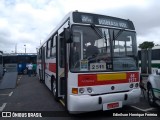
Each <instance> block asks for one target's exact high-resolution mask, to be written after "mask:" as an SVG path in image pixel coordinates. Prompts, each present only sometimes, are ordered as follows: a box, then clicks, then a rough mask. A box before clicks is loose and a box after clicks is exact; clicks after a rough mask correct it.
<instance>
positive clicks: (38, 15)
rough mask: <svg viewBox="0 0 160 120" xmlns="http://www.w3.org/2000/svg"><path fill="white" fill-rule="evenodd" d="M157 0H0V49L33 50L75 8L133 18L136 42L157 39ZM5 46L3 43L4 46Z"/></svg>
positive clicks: (158, 15) (159, 15) (159, 24)
mask: <svg viewBox="0 0 160 120" xmlns="http://www.w3.org/2000/svg"><path fill="white" fill-rule="evenodd" d="M159 3H160V2H159V1H158V0H121V1H119V0H1V4H0V13H1V14H0V40H1V43H0V49H1V50H3V51H7V52H11V51H15V45H17V48H18V52H24V44H25V45H26V48H27V51H28V52H30V53H31V52H36V47H38V46H39V45H40V41H41V42H42V41H44V40H45V38H46V37H47V36H48V35H49V33H50V32H51V31H52V30H53V29H54V28H55V27H56V25H57V24H59V22H60V21H61V20H62V18H63V17H64V16H65V15H66V14H67V13H68V12H69V11H74V10H79V11H83V12H91V13H97V14H104V15H109V16H115V17H120V18H125V19H130V20H132V21H133V22H134V24H135V28H136V31H137V39H138V43H141V42H143V41H145V40H154V41H155V42H156V43H157V44H158V43H159V41H158V40H159V38H158V36H160V33H159V32H158V31H159V28H160V22H159V19H160V14H159V13H158V11H159V10H158V9H159V8H160V4H159ZM6 46H7V47H6Z"/></svg>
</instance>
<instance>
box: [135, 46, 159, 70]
mask: <svg viewBox="0 0 160 120" xmlns="http://www.w3.org/2000/svg"><path fill="white" fill-rule="evenodd" d="M138 56H139V65H140V66H141V49H139V50H138ZM158 68H160V46H154V47H153V48H152V49H151V69H152V70H151V72H152V73H155V72H156V71H157V69H158Z"/></svg>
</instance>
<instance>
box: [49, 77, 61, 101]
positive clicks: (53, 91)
mask: <svg viewBox="0 0 160 120" xmlns="http://www.w3.org/2000/svg"><path fill="white" fill-rule="evenodd" d="M51 92H52V93H53V96H54V99H55V100H56V101H59V99H58V97H57V95H56V94H57V93H56V92H57V90H56V78H55V77H54V76H53V75H52V76H51Z"/></svg>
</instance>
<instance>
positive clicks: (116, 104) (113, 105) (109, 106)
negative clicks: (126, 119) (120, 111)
mask: <svg viewBox="0 0 160 120" xmlns="http://www.w3.org/2000/svg"><path fill="white" fill-rule="evenodd" d="M121 107H122V102H121V101H117V102H112V103H105V104H103V110H111V109H116V108H121Z"/></svg>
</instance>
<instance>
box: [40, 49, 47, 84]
mask: <svg viewBox="0 0 160 120" xmlns="http://www.w3.org/2000/svg"><path fill="white" fill-rule="evenodd" d="M45 49H46V47H42V62H41V68H42V71H41V74H42V75H41V76H42V82H43V83H45V65H46V63H45V57H46V56H45Z"/></svg>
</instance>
